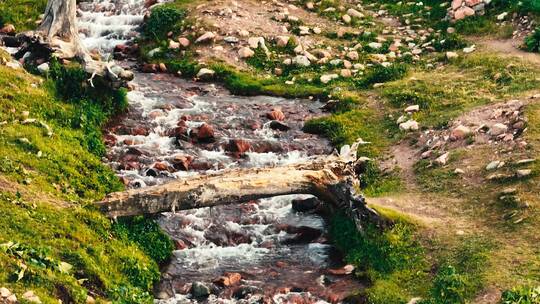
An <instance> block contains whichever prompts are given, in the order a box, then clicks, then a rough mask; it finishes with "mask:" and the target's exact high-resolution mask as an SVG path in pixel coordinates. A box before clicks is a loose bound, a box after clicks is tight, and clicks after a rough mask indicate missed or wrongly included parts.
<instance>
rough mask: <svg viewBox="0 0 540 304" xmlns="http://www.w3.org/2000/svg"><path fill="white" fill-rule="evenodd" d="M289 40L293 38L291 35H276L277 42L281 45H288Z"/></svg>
mask: <svg viewBox="0 0 540 304" xmlns="http://www.w3.org/2000/svg"><path fill="white" fill-rule="evenodd" d="M289 40H291V37H289V36H277V37H276V44H277V46H279V47H286V46H287V44H289Z"/></svg>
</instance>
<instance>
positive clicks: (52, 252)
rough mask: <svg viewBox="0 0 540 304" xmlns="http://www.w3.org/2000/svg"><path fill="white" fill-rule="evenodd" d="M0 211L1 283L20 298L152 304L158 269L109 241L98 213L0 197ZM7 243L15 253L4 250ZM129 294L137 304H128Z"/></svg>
mask: <svg viewBox="0 0 540 304" xmlns="http://www.w3.org/2000/svg"><path fill="white" fill-rule="evenodd" d="M0 211H1V212H2V217H1V219H0V229H2V235H1V236H0V244H3V245H0V247H3V248H0V282H2V285H3V286H5V287H7V288H8V289H10V290H12V291H13V292H15V293H16V294H17V295H18V296H19V297H20V296H21V295H22V293H24V292H25V291H27V290H33V291H35V292H36V294H38V296H39V297H40V298H41V300H42V301H43V302H44V303H58V301H57V299H62V300H63V301H64V302H73V303H85V302H86V296H87V295H93V297H103V298H108V299H112V300H116V301H118V302H120V303H151V302H152V297H151V296H150V295H151V291H152V286H153V284H154V283H155V282H157V280H158V279H159V276H160V275H159V269H158V267H157V264H156V263H155V262H154V261H153V260H151V259H150V258H148V257H147V256H146V255H144V253H143V252H142V251H141V250H139V249H138V247H137V246H135V245H134V244H132V243H130V242H126V241H123V240H119V239H117V238H115V237H114V236H112V234H111V231H112V227H111V223H110V221H109V220H108V219H106V218H104V217H103V215H101V214H100V213H99V212H98V211H94V210H92V209H91V208H84V207H79V206H74V207H70V208H58V207H54V206H51V205H50V204H42V203H35V202H28V201H25V200H22V199H19V198H17V197H16V196H14V195H12V194H9V193H6V192H0ZM11 243H13V244H17V247H15V248H11V249H8V248H7V247H8V246H9V244H11ZM10 247H11V246H10ZM66 263H67V264H66ZM65 266H67V267H65ZM23 270H24V271H23ZM128 293H129V297H133V298H139V299H138V300H137V301H132V300H131V299H130V298H126V297H125V296H126V295H128Z"/></svg>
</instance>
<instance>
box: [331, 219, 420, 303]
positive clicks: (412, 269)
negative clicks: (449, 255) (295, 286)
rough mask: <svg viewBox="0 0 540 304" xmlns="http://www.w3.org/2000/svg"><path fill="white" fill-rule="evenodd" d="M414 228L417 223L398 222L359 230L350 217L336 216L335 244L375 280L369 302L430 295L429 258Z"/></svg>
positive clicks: (403, 300)
mask: <svg viewBox="0 0 540 304" xmlns="http://www.w3.org/2000/svg"><path fill="white" fill-rule="evenodd" d="M414 231H415V227H414V226H413V225H411V224H409V223H407V222H398V223H397V224H396V225H395V226H394V227H392V228H390V229H388V230H386V231H383V232H381V231H379V230H378V229H376V228H374V227H371V226H368V227H365V231H364V233H359V232H358V231H357V229H356V226H355V225H354V223H352V222H351V220H350V219H348V218H347V217H345V216H342V215H336V216H334V217H333V219H332V221H331V226H330V234H331V236H332V239H333V241H334V243H335V244H336V246H337V247H338V248H339V249H340V250H341V251H343V252H344V253H345V255H346V258H345V260H346V261H347V262H348V263H351V264H353V265H355V266H356V270H355V274H356V275H357V276H359V277H360V278H362V279H363V280H368V281H369V282H371V283H372V284H371V285H370V287H369V288H368V289H367V290H366V291H365V297H366V298H367V299H368V301H369V303H373V304H379V303H380V304H382V303H407V302H408V300H410V299H411V298H412V297H414V296H416V295H424V294H427V290H426V289H425V286H428V284H425V283H424V282H425V281H426V280H427V278H428V277H427V269H426V267H427V260H426V256H425V253H424V251H423V248H422V247H421V245H420V243H418V242H417V240H415V237H414Z"/></svg>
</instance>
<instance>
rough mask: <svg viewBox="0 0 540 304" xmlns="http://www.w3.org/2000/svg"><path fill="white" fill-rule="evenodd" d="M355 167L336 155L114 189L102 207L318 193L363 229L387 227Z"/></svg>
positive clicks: (160, 207) (130, 209)
mask: <svg viewBox="0 0 540 304" xmlns="http://www.w3.org/2000/svg"><path fill="white" fill-rule="evenodd" d="M352 165H353V164H351V163H347V162H344V161H342V160H341V159H340V158H339V157H333V156H332V157H326V158H325V159H324V160H321V159H316V160H314V161H313V162H311V163H307V164H299V165H293V166H285V167H277V168H263V169H235V170H228V171H224V172H220V173H217V174H212V175H203V176H197V177H192V178H185V179H180V180H177V181H173V182H170V183H167V184H164V185H158V186H154V187H148V188H143V189H132V190H128V191H125V192H118V193H113V194H110V195H109V196H107V197H106V198H105V199H104V200H103V201H101V202H98V203H97V206H98V207H99V209H100V210H101V211H102V212H104V213H105V214H106V215H108V216H109V217H112V218H117V217H125V216H135V215H143V214H156V213H161V212H168V211H173V212H174V211H176V210H187V209H195V208H204V207H212V206H218V205H226V204H240V203H245V202H249V201H251V200H256V199H261V198H269V197H273V196H279V195H289V194H312V195H314V196H317V197H318V198H320V199H321V200H322V201H324V202H326V203H329V204H331V205H332V206H334V207H338V208H340V209H344V210H345V211H346V212H347V213H348V214H349V216H351V217H352V218H353V219H355V221H356V223H357V225H358V227H359V228H360V229H361V224H362V223H363V222H365V221H370V222H374V223H376V224H378V225H383V224H382V223H383V221H382V220H381V219H380V218H379V216H378V214H377V213H376V212H375V211H374V210H372V209H370V208H368V207H367V205H366V203H365V200H364V198H363V197H362V196H361V195H359V194H357V193H356V189H357V187H356V185H357V180H356V178H355V177H354V173H353V170H351V166H352Z"/></svg>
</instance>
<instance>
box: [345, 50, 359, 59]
mask: <svg viewBox="0 0 540 304" xmlns="http://www.w3.org/2000/svg"><path fill="white" fill-rule="evenodd" d="M347 58H349V59H350V60H352V61H357V60H358V59H359V58H360V55H358V52H357V51H350V52H348V53H347Z"/></svg>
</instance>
